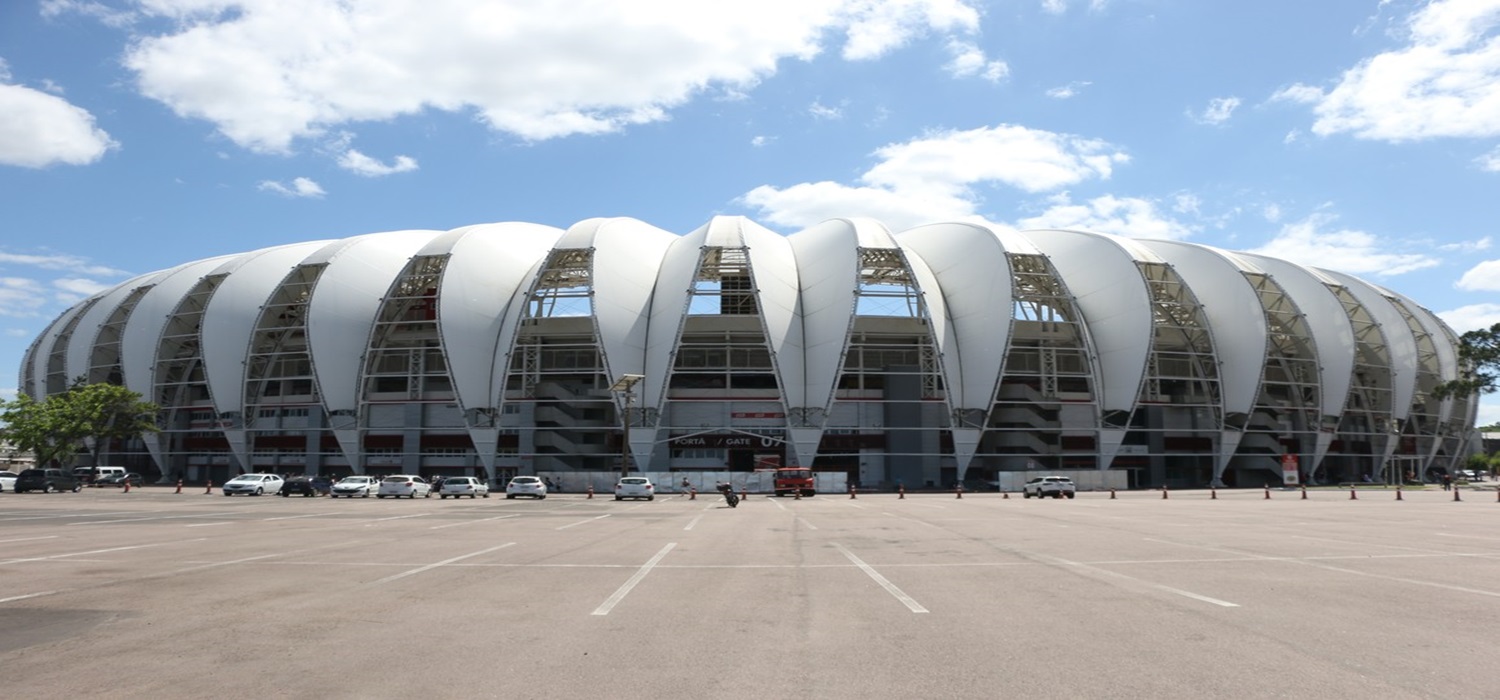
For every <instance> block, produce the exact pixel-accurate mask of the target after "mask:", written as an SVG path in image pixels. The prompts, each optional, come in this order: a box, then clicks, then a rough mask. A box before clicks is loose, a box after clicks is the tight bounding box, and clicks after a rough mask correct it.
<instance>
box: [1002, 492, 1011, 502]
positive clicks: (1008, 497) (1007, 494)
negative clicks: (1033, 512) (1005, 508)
mask: <svg viewBox="0 0 1500 700" xmlns="http://www.w3.org/2000/svg"><path fill="white" fill-rule="evenodd" d="M1000 498H1002V499H1004V500H1007V501H1008V500H1010V492H1009V491H1001V492H1000Z"/></svg>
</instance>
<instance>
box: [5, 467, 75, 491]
mask: <svg viewBox="0 0 1500 700" xmlns="http://www.w3.org/2000/svg"><path fill="white" fill-rule="evenodd" d="M82 489H83V484H81V483H79V481H78V479H77V478H76V477H74V476H73V475H72V474H69V473H68V472H66V471H63V470H61V469H25V470H22V471H21V474H20V475H19V476H17V477H16V493H26V492H27V491H41V492H42V493H52V492H53V491H72V492H73V493H78V492H79V491H80V490H82Z"/></svg>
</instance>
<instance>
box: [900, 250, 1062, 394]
mask: <svg viewBox="0 0 1500 700" xmlns="http://www.w3.org/2000/svg"><path fill="white" fill-rule="evenodd" d="M896 239H897V240H898V241H900V242H901V244H902V245H903V246H904V247H906V249H907V250H910V251H911V252H912V253H913V254H914V255H915V256H918V257H920V258H921V260H922V261H923V262H924V263H925V264H926V266H927V267H928V269H930V270H931V271H932V274H933V276H934V277H935V278H936V280H937V284H938V285H939V287H938V288H936V289H929V290H928V293H927V298H928V299H931V298H933V297H934V296H941V298H942V300H943V304H944V307H945V308H946V309H947V315H948V318H949V319H950V320H951V327H952V332H953V336H954V337H955V339H956V344H957V352H955V353H952V354H949V353H948V352H946V351H945V352H944V355H943V365H944V367H945V368H947V367H948V366H950V365H951V366H954V367H956V368H957V370H958V381H957V382H953V381H952V380H953V378H952V377H949V378H948V379H949V380H950V383H949V384H948V387H949V392H948V393H949V400H950V402H951V403H952V404H953V406H954V407H955V408H961V409H970V410H977V411H984V412H985V413H986V414H987V413H988V412H989V409H990V407H991V406H992V405H993V404H994V400H995V391H996V390H997V388H998V387H999V384H1000V373H1001V371H1002V369H1003V365H1004V362H1005V351H1006V348H1008V347H1009V346H1010V332H1011V316H1012V313H1013V308H1014V302H1015V300H1014V298H1013V297H1012V294H1011V285H1012V283H1013V276H1012V273H1011V270H1010V260H1009V257H1008V256H1007V255H1006V249H1005V246H1004V245H1003V242H1002V240H1001V238H1000V237H999V236H997V235H996V234H995V232H994V231H993V230H991V229H989V228H987V227H985V226H981V225H977V224H964V223H948V224H933V225H930V226H921V227H918V228H914V229H909V230H907V231H903V232H901V233H898V234H896ZM1024 248H1025V249H1027V250H1029V251H1030V252H1035V250H1034V247H1033V246H1032V245H1031V243H1030V242H1029V241H1028V242H1026V243H1025V246H1024Z"/></svg>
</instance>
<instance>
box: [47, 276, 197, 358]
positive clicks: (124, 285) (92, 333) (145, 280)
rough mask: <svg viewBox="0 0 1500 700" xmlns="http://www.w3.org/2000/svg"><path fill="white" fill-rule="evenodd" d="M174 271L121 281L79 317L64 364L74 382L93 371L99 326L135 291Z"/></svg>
mask: <svg viewBox="0 0 1500 700" xmlns="http://www.w3.org/2000/svg"><path fill="white" fill-rule="evenodd" d="M175 269H176V268H173V270H175ZM171 272H172V270H163V271H160V272H152V273H148V274H144V275H140V276H138V277H133V278H131V279H128V280H126V281H124V282H121V283H120V284H118V285H116V286H115V287H114V288H113V289H110V290H109V291H107V292H105V293H104V295H103V297H102V298H100V299H99V303H97V304H94V305H93V306H92V307H90V308H89V310H88V311H86V312H84V314H83V318H81V319H78V325H77V326H74V328H73V336H72V338H70V339H69V340H68V354H67V362H66V364H64V365H63V366H64V367H65V368H66V371H67V377H68V382H69V383H70V384H71V383H72V381H73V380H74V379H76V378H78V377H81V376H84V374H85V373H87V372H88V371H89V358H90V356H91V355H93V353H94V341H95V340H98V338H99V327H100V326H102V325H104V324H105V323H108V322H109V318H110V317H111V316H113V315H114V313H115V310H116V309H118V308H120V304H122V303H124V301H125V300H126V299H128V298H130V293H131V292H134V291H135V290H136V289H138V288H140V287H142V286H146V285H150V284H152V283H154V282H155V281H156V280H158V279H161V278H163V277H165V276H167V275H169V274H171Z"/></svg>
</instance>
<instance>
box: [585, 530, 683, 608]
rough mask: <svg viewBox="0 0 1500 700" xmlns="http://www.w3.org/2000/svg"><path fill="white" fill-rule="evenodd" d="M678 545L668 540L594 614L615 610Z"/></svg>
mask: <svg viewBox="0 0 1500 700" xmlns="http://www.w3.org/2000/svg"><path fill="white" fill-rule="evenodd" d="M676 546H677V543H676V542H668V543H667V546H665V547H662V548H661V551H660V552H657V553H656V556H654V557H651V560H650V561H648V562H646V563H645V564H644V565H642V566H641V568H640V569H639V570H638V571H636V572H635V575H634V576H631V577H630V580H629V581H626V582H625V584H624V585H622V586H620V588H619V590H617V591H615V592H614V595H611V596H610V597H609V599H608V600H606V601H604V602H603V603H602V604H600V605H599V607H597V608H594V612H593V614H595V615H608V614H609V611H611V610H613V609H614V608H615V606H616V605H618V604H619V603H620V601H622V600H624V599H625V596H627V595H629V594H630V590H631V589H632V588H635V585H636V584H638V583H640V582H641V580H642V579H644V578H646V574H649V573H651V569H653V568H655V567H656V564H657V563H658V562H660V561H661V559H662V557H665V556H667V552H670V551H672V548H673V547H676Z"/></svg>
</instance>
